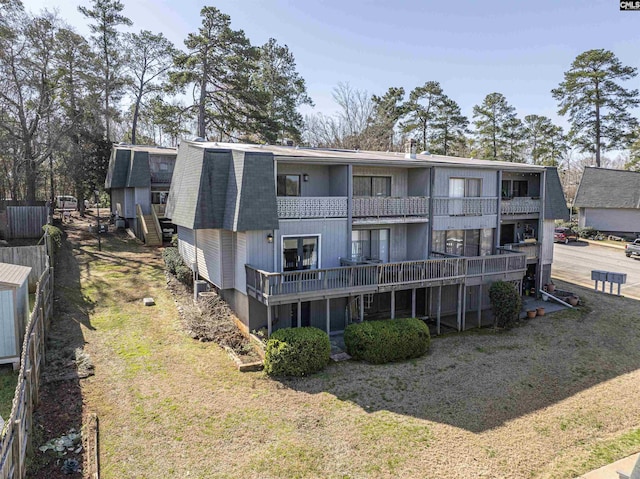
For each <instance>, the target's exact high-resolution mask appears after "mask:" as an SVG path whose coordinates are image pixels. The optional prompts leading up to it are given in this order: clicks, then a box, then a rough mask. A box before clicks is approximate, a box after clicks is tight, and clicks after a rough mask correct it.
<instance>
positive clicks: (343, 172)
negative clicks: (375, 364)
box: [329, 165, 349, 196]
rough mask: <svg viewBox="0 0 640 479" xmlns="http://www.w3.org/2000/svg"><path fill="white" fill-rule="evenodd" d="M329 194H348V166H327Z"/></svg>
mask: <svg viewBox="0 0 640 479" xmlns="http://www.w3.org/2000/svg"><path fill="white" fill-rule="evenodd" d="M329 180H330V184H329V195H330V196H348V194H349V167H348V166H347V165H336V166H330V167H329Z"/></svg>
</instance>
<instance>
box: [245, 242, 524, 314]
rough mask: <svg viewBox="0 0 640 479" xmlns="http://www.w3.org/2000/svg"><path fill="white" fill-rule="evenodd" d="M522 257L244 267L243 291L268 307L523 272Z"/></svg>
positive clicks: (506, 256)
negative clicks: (289, 299) (284, 299)
mask: <svg viewBox="0 0 640 479" xmlns="http://www.w3.org/2000/svg"><path fill="white" fill-rule="evenodd" d="M525 267H526V259H525V256H524V255H523V254H517V253H514V254H511V255H506V254H505V255H497V256H479V257H473V258H465V257H457V258H443V259H429V260H420V261H403V262H397V263H381V264H363V265H352V266H342V267H338V268H323V269H312V270H302V271H287V272H284V273H271V272H267V271H262V270H259V269H257V268H254V267H253V266H251V265H245V270H246V275H247V292H248V293H249V294H250V295H253V296H254V297H256V298H257V299H258V300H260V301H262V302H265V303H267V304H268V302H269V298H270V297H277V296H283V295H293V296H295V295H300V294H302V293H311V292H317V293H327V292H343V293H344V294H350V293H357V292H360V293H362V292H370V293H375V292H377V291H379V290H384V289H385V288H389V287H394V286H399V287H401V286H403V285H406V286H407V287H411V285H416V284H419V285H421V286H426V285H428V284H429V283H433V284H438V283H439V282H440V284H442V283H441V282H442V281H451V282H454V283H456V282H457V283H463V282H464V278H465V276H478V275H485V274H496V273H508V272H513V271H520V270H522V271H524V269H525Z"/></svg>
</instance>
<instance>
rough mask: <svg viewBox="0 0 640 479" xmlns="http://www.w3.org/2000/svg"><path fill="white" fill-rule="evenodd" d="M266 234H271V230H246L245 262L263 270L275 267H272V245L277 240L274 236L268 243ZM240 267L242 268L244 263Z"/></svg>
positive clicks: (270, 269) (272, 269)
mask: <svg viewBox="0 0 640 479" xmlns="http://www.w3.org/2000/svg"><path fill="white" fill-rule="evenodd" d="M268 234H273V231H269V230H255V231H247V232H246V263H247V264H250V265H251V266H253V267H255V268H258V269H261V270H263V271H275V270H276V269H277V268H274V264H273V256H274V248H275V246H274V245H276V244H277V242H276V240H275V238H274V241H273V243H269V242H268V241H267V235H268ZM274 236H275V235H274ZM242 267H243V268H244V264H243V265H242ZM243 277H244V276H243ZM236 280H237V278H236Z"/></svg>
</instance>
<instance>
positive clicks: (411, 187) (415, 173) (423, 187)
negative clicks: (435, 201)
mask: <svg viewBox="0 0 640 479" xmlns="http://www.w3.org/2000/svg"><path fill="white" fill-rule="evenodd" d="M408 173H409V177H408V183H407V196H429V190H430V189H431V181H430V177H431V170H430V169H429V168H412V169H411V170H409V171H408Z"/></svg>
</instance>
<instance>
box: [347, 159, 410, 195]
mask: <svg viewBox="0 0 640 479" xmlns="http://www.w3.org/2000/svg"><path fill="white" fill-rule="evenodd" d="M353 176H390V177H391V196H395V197H399V196H408V195H407V191H408V186H407V182H408V180H407V179H408V171H407V169H406V168H404V169H402V168H383V167H377V166H354V167H353Z"/></svg>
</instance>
